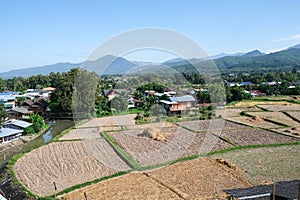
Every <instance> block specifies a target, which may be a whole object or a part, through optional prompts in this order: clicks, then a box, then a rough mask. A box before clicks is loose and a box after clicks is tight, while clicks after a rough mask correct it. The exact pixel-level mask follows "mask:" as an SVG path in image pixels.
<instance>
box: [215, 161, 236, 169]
mask: <svg viewBox="0 0 300 200" xmlns="http://www.w3.org/2000/svg"><path fill="white" fill-rule="evenodd" d="M216 161H217V162H218V163H220V164H222V165H225V166H227V167H229V168H230V169H233V170H237V169H238V167H237V166H236V165H235V164H233V163H231V162H229V161H227V160H225V159H224V158H217V159H216Z"/></svg>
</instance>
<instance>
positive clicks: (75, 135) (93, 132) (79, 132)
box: [59, 126, 122, 140]
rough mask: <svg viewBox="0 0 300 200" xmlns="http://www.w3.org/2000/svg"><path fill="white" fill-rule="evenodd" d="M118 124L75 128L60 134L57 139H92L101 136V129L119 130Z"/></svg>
mask: <svg viewBox="0 0 300 200" xmlns="http://www.w3.org/2000/svg"><path fill="white" fill-rule="evenodd" d="M120 130H122V128H121V127H120V126H101V127H98V128H76V129H72V130H71V131H70V132H68V133H67V134H65V135H64V136H62V137H61V138H60V139H59V140H92V139H97V138H101V132H102V131H120Z"/></svg>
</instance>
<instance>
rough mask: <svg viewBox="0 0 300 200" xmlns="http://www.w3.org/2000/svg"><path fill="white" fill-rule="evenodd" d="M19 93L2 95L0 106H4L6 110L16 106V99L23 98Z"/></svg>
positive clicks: (2, 93)
mask: <svg viewBox="0 0 300 200" xmlns="http://www.w3.org/2000/svg"><path fill="white" fill-rule="evenodd" d="M22 96H23V95H21V94H20V93H19V92H12V91H6V92H1V93H0V104H2V105H4V108H5V109H11V108H13V107H15V106H16V98H17V97H22Z"/></svg>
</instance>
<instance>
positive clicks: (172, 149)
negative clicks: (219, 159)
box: [108, 126, 232, 166]
mask: <svg viewBox="0 0 300 200" xmlns="http://www.w3.org/2000/svg"><path fill="white" fill-rule="evenodd" d="M161 131H162V133H163V134H164V137H165V138H166V139H167V142H160V141H155V140H153V139H151V138H145V137H140V136H137V135H138V134H141V133H142V132H143V130H142V129H140V130H139V129H137V130H128V131H122V132H111V133H108V134H109V135H110V136H111V137H112V138H113V139H114V140H116V142H117V143H118V144H119V146H120V147H122V148H123V149H124V150H125V151H126V152H127V153H128V154H129V155H130V156H131V157H132V158H133V159H135V160H136V161H137V162H138V163H139V164H141V165H142V166H148V165H155V164H160V163H164V162H168V161H172V160H176V159H178V158H181V157H186V156H191V155H197V154H200V153H207V152H210V151H214V150H221V149H225V148H229V147H232V145H230V144H228V143H226V142H224V141H222V140H220V139H219V138H217V137H215V136H214V135H212V134H209V133H207V134H205V133H194V132H192V131H189V130H186V129H184V128H181V127H178V126H176V127H170V128H163V129H161Z"/></svg>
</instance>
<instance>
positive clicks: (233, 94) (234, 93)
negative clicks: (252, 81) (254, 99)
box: [226, 86, 251, 102]
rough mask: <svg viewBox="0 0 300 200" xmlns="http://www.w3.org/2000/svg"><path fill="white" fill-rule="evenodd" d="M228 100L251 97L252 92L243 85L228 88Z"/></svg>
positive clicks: (240, 99)
mask: <svg viewBox="0 0 300 200" xmlns="http://www.w3.org/2000/svg"><path fill="white" fill-rule="evenodd" d="M226 96H227V102H232V101H242V100H247V99H251V94H249V93H246V92H245V91H244V89H243V88H242V87H239V86H234V87H229V88H227V91H226Z"/></svg>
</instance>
